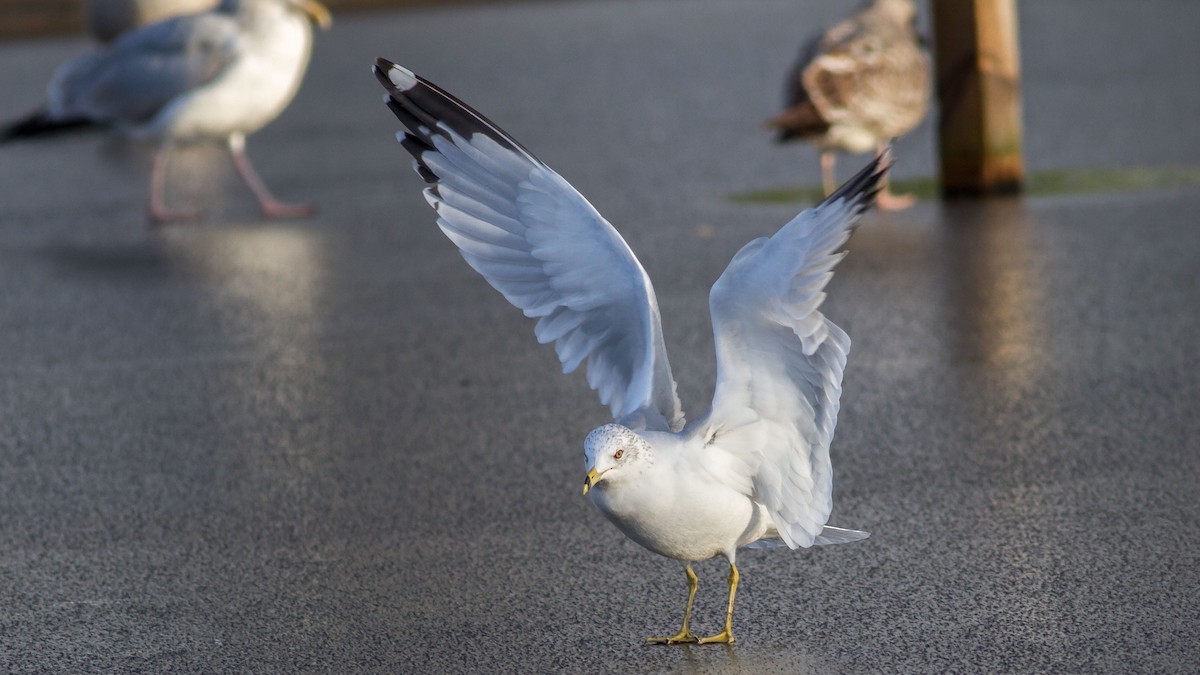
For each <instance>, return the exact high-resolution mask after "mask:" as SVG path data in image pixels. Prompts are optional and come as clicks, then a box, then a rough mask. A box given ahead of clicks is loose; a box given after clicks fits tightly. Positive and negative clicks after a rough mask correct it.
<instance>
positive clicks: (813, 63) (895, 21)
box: [767, 0, 932, 209]
mask: <svg viewBox="0 0 1200 675" xmlns="http://www.w3.org/2000/svg"><path fill="white" fill-rule="evenodd" d="M916 16H917V8H916V6H914V4H913V3H912V2H911V0H873V2H870V3H869V4H868V5H867V6H865V7H864V8H863V9H862V10H860V11H859V12H858V13H856V14H854V15H853V16H851V17H850V18H848V19H846V20H844V21H842V22H841V23H838V24H836V25H835V26H833V27H832V28H830V29H829V30H827V31H825V33H824V34H822V35H820V36H818V37H817V38H815V39H814V40H812V41H811V42H809V43H808V44H807V45H805V47H804V48H803V49H802V50H801V52H800V58H799V59H798V60H797V61H796V65H795V66H794V67H793V68H792V71H791V73H790V74H789V75H788V80H787V109H786V110H784V111H783V113H782V114H780V115H778V116H777V117H775V118H773V119H771V120H770V121H769V122H768V123H767V124H768V126H769V127H770V128H772V129H775V130H776V131H778V134H779V135H778V140H779V141H780V142H785V141H791V140H797V139H799V140H804V141H808V142H809V143H812V144H813V145H815V146H816V147H817V148H818V150H820V153H821V179H822V185H823V187H824V189H825V194H829V193H830V192H832V191H833V188H834V185H835V184H836V179H835V176H834V154H833V153H834V152H839V151H840V152H868V151H877V152H882V150H883V148H884V147H886V146H887V144H888V143H889V142H891V141H892V139H894V138H896V137H898V136H903V135H904V134H906V133H908V132H909V131H912V129H913V128H915V127H916V126H917V125H918V124H920V122H921V120H922V119H923V118H924V117H925V113H926V111H927V109H928V106H929V95H930V85H931V79H932V78H931V75H930V61H929V52H928V50H927V49H926V47H925V44H924V41H923V40H922V39H921V36H920V34H919V33H918V32H917V30H916V27H915V25H914V22H915V19H916ZM914 201H915V200H914V198H913V197H912V196H910V195H905V196H899V195H893V194H891V193H890V192H889V191H888V189H887V186H886V185H885V186H884V187H883V189H882V190H881V191H880V193H879V196H878V198H877V200H876V205H877V206H878V207H879V208H881V209H901V208H905V207H908V206H910V205H912V203H913V202H914Z"/></svg>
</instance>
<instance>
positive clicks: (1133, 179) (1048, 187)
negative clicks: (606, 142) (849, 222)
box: [729, 166, 1200, 204]
mask: <svg viewBox="0 0 1200 675" xmlns="http://www.w3.org/2000/svg"><path fill="white" fill-rule="evenodd" d="M1181 185H1200V167H1194V166H1159V167H1135V168H1132V169H1056V170H1052V171H1037V172H1035V173H1032V174H1030V175H1029V176H1027V178H1026V183H1025V192H1024V194H1025V195H1026V196H1029V197H1049V196H1057V195H1071V194H1090V193H1098V192H1136V191H1138V190H1149V189H1153V188H1163V187H1179V186H1181ZM892 191H893V192H895V193H897V194H915V195H916V196H917V198H918V199H921V200H927V199H936V198H937V197H938V184H937V181H936V180H935V179H934V178H928V177H926V178H910V179H903V180H895V181H892ZM823 196H824V193H823V192H822V190H821V188H820V187H817V186H800V187H781V188H773V189H768V190H754V191H751V192H741V193H737V194H733V195H730V196H729V200H730V201H732V202H734V203H736V204H796V203H808V204H815V203H817V202H819V201H821V199H822V198H823Z"/></svg>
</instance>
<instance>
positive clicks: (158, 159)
mask: <svg viewBox="0 0 1200 675" xmlns="http://www.w3.org/2000/svg"><path fill="white" fill-rule="evenodd" d="M170 152H171V147H170V144H168V143H163V144H162V145H161V146H159V148H158V150H155V151H154V163H153V164H152V166H151V168H150V203H149V204H148V205H147V207H146V215H147V216H148V217H149V219H150V225H151V226H153V227H157V226H159V225H163V224H165V223H172V222H178V221H181V220H195V219H196V218H199V217H200V211H198V210H195V209H190V210H176V209H170V208H167V204H166V199H165V197H164V196H163V195H164V193H165V191H166V182H167V155H168V154H169V153H170Z"/></svg>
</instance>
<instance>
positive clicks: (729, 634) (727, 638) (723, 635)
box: [699, 561, 738, 645]
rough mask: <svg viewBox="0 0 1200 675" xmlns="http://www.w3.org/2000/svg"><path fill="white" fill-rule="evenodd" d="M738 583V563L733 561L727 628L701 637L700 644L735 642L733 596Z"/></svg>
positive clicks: (731, 565)
mask: <svg viewBox="0 0 1200 675" xmlns="http://www.w3.org/2000/svg"><path fill="white" fill-rule="evenodd" d="M737 585H738V571H737V565H735V564H733V562H732V561H731V562H730V563H729V609H728V610H727V611H726V612H725V630H723V631H721V632H720V633H717V634H716V635H713V636H711V637H706V638H700V640H699V644H702V645H704V644H709V643H712V642H721V643H724V644H727V645H731V644H733V598H734V596H736V595H737Z"/></svg>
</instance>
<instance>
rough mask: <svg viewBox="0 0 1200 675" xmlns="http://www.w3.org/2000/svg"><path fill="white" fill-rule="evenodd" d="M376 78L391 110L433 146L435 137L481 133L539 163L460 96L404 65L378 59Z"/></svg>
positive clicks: (407, 126) (415, 133) (531, 154)
mask: <svg viewBox="0 0 1200 675" xmlns="http://www.w3.org/2000/svg"><path fill="white" fill-rule="evenodd" d="M374 71H375V77H376V79H378V80H379V83H380V84H382V85H383V88H384V89H386V90H387V92H388V95H389V96H390V97H391V101H388V107H389V108H391V110H392V113H393V114H395V115H396V117H397V119H399V120H400V123H401V124H403V125H404V126H405V127H406V128H407V129H408V132H409V133H410V134H412V135H413V136H415V137H417V138H418V139H420V140H422V141H424V142H425V144H426V145H427V146H429V147H432V143H431V142H430V138H431V137H432V136H434V135H441V136H446V135H448V134H449V133H454V134H457V135H459V136H461V137H463V138H465V139H470V138H471V137H472V136H474V135H475V134H482V135H484V136H487V137H488V138H490V139H492V140H493V141H495V142H496V144H497V145H499V146H501V147H504V148H508V149H510V150H513V151H514V152H517V153H520V154H522V155H525V156H526V157H527V158H528V159H529V160H530V161H538V160H537V159H536V158H535V157H534V156H533V153H531V152H529V150H527V149H526V148H525V147H524V146H522V145H521V144H520V143H518V142H517V141H516V140H515V139H513V138H512V137H511V136H509V135H508V134H507V133H505V132H504V131H503V130H502V129H501V128H500V127H499V126H497V125H496V124H495V123H494V122H492V121H491V120H489V119H488V118H487V117H485V116H484V115H483V114H481V113H480V112H478V111H476V110H475V109H474V108H472V107H471V106H469V105H467V104H466V103H464V102H463V101H461V100H459V99H458V97H456V96H454V95H453V94H451V93H450V92H448V91H446V90H445V89H442V88H441V87H439V86H438V85H436V84H434V83H433V82H430V81H429V80H427V79H425V78H423V77H421V76H419V75H417V74H415V73H413V72H412V71H411V70H408V69H407V68H405V67H404V66H401V65H397V64H395V63H392V62H391V61H389V60H387V59H385V58H382V57H379V58H376V59H375V67H374Z"/></svg>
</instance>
